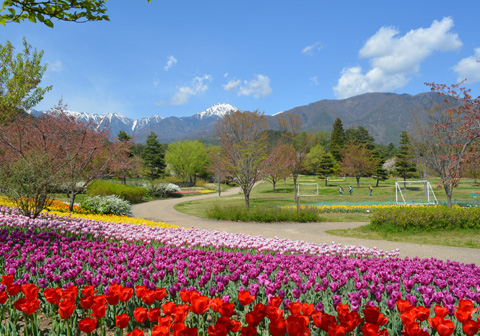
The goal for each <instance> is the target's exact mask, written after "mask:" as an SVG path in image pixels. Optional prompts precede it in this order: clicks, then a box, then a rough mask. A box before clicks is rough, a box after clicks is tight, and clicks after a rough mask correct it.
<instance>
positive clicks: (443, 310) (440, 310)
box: [433, 306, 448, 318]
mask: <svg viewBox="0 0 480 336" xmlns="http://www.w3.org/2000/svg"><path fill="white" fill-rule="evenodd" d="M433 311H434V312H435V315H436V316H438V317H440V318H444V317H445V316H447V314H448V308H447V307H442V306H435V307H433Z"/></svg>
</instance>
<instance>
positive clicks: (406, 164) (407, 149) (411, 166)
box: [395, 131, 417, 181]
mask: <svg viewBox="0 0 480 336" xmlns="http://www.w3.org/2000/svg"><path fill="white" fill-rule="evenodd" d="M397 159H398V160H397V161H396V162H395V170H396V172H397V174H399V176H400V177H402V178H403V180H404V181H405V180H406V179H407V178H409V177H413V176H415V172H416V171H417V169H416V168H415V163H414V162H413V152H412V147H411V145H410V137H409V136H408V133H407V132H406V131H403V132H402V133H401V134H400V146H399V148H398V153H397Z"/></svg>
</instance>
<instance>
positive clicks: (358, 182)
mask: <svg viewBox="0 0 480 336" xmlns="http://www.w3.org/2000/svg"><path fill="white" fill-rule="evenodd" d="M355 177H356V178H357V188H360V176H355Z"/></svg>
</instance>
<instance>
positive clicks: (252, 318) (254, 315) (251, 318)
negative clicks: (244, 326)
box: [245, 311, 263, 327]
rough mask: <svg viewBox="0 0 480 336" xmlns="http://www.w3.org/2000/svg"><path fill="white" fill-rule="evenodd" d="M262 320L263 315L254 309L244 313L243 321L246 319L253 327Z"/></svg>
mask: <svg viewBox="0 0 480 336" xmlns="http://www.w3.org/2000/svg"><path fill="white" fill-rule="evenodd" d="M262 320H263V316H262V315H261V314H259V312H256V311H251V312H248V313H247V314H246V315H245V321H247V323H248V324H250V325H252V326H254V327H256V326H258V325H259V324H260V322H261V321H262Z"/></svg>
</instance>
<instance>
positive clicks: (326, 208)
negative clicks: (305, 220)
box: [280, 204, 444, 213]
mask: <svg viewBox="0 0 480 336" xmlns="http://www.w3.org/2000/svg"><path fill="white" fill-rule="evenodd" d="M413 207H414V208H433V209H435V208H438V207H444V206H439V205H423V204H415V205H397V204H380V205H343V204H337V205H301V206H300V209H302V210H308V209H315V210H317V211H319V212H320V213H330V212H342V213H347V212H375V211H377V210H382V209H399V208H403V209H411V208H413ZM280 208H282V209H290V210H295V211H296V210H297V206H296V205H288V206H281V207H280Z"/></svg>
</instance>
